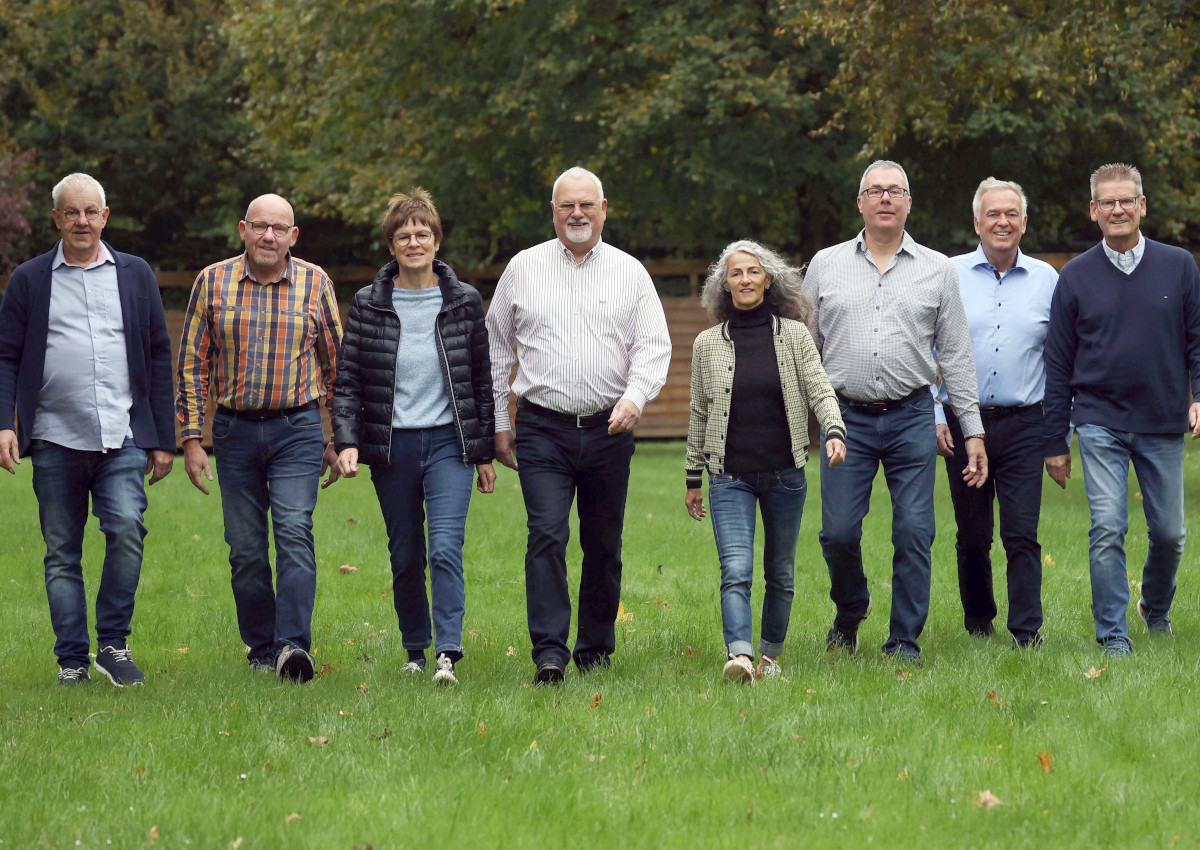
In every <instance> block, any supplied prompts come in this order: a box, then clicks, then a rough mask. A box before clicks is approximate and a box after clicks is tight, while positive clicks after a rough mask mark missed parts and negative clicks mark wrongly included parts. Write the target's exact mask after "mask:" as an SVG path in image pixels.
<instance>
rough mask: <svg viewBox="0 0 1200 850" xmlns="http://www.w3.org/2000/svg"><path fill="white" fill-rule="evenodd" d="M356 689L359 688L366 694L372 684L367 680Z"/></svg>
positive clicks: (358, 689) (361, 692)
mask: <svg viewBox="0 0 1200 850" xmlns="http://www.w3.org/2000/svg"><path fill="white" fill-rule="evenodd" d="M355 690H357V691H358V692H359V693H360V694H365V693H366V692H367V691H369V690H371V686H370V685H368V684H367V683H366V682H363V683H362V684H361V685H359V686H358V687H357V688H355Z"/></svg>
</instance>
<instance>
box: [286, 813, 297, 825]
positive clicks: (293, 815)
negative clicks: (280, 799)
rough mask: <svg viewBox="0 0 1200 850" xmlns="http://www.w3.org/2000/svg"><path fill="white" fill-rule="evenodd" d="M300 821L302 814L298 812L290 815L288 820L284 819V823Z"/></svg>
mask: <svg viewBox="0 0 1200 850" xmlns="http://www.w3.org/2000/svg"><path fill="white" fill-rule="evenodd" d="M298 820H300V814H299V813H298V812H292V813H291V814H290V815H288V816H287V817H286V818H284V819H283V822H284V823H293V822H295V821H298Z"/></svg>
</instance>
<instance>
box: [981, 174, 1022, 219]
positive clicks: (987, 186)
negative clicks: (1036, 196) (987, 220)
mask: <svg viewBox="0 0 1200 850" xmlns="http://www.w3.org/2000/svg"><path fill="white" fill-rule="evenodd" d="M996 189H1008V190H1009V191H1010V192H1016V193H1017V197H1018V198H1020V199H1021V218H1022V219H1024V218H1025V214H1026V213H1027V212H1028V209H1029V200H1028V199H1027V198H1026V197H1025V190H1024V189H1022V188H1021V184H1020V183H1014V182H1013V181H1012V180H997V179H996V178H995V177H987V178H985V179H984V180H981V181H980V183H979V188H978V189H976V190H975V199H974V200H973V201H971V212H972V213H974V214H975V218H976V220H978V219H979V214H980V213H981V212H983V196H984V195H986V194H987V193H988V192H992V191H995V190H996Z"/></svg>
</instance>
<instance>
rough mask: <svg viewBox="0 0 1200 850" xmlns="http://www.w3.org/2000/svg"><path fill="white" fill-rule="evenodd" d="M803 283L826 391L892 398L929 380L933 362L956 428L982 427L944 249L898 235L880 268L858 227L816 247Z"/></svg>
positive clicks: (954, 277) (963, 320)
mask: <svg viewBox="0 0 1200 850" xmlns="http://www.w3.org/2000/svg"><path fill="white" fill-rule="evenodd" d="M804 286H805V290H806V291H807V292H808V295H809V297H810V298H811V299H812V302H813V306H814V313H813V320H812V324H813V327H814V328H815V330H816V334H815V336H816V342H817V347H818V348H819V349H820V351H821V357H822V360H823V362H824V366H825V371H826V372H827V373H828V375H829V382H830V383H831V384H832V385H833V388H834V389H835V390H837V391H838V392H840V393H841V394H842V395H844V396H847V397H849V398H853V399H858V400H859V401H889V400H894V399H900V398H904V397H905V396H907V395H910V394H911V393H913V392H915V391H916V390H918V389H919V388H921V387H928V386H932V385H934V384H935V383H936V382H937V377H938V366H939V365H940V367H941V372H942V378H943V379H944V381H945V384H946V390H947V392H948V393H949V396H950V405H951V407H953V409H954V412H955V414H956V415H957V416H958V419H959V422H960V423H962V428H963V433H964V434H967V435H972V434H982V433H983V422H982V420H980V418H979V390H978V386H977V384H976V379H975V358H974V356H973V354H972V352H971V335H970V331H969V330H968V327H967V317H966V314H965V313H964V311H963V305H962V298H961V296H960V295H959V291H958V273H957V272H956V271H955V270H954V266H953V264H951V262H950V260H949V259H948V258H947V257H946V255H945V254H940V253H938V252H937V251H934V250H931V249H929V248H926V247H925V246H923V245H918V244H917V242H916V241H915V240H914V239H913V238H912V237H911V236H909V235H908V234H907V233H905V234H904V239H903V240H902V241H901V244H900V248H899V250H897V251H896V253H895V255H894V256H893V257H892V258H891V260H890V261H889V262H888V265H887V268H886V269H885V270H884V271H883V273H882V274H881V273H880V272H879V269H878V268H877V267H876V266H875V260H874V258H872V256H871V253H870V252H869V251H868V250H867V246H866V241H865V235H864V232H863V231H860V232H859V234H858V235H857V236H855V237H854V238H853V239H851V240H849V241H847V242H843V243H841V244H840V245H834V246H833V247H831V248H825V249H823V250H821V251H818V252H817V254H816V256H814V257H813V258H812V261H811V262H810V263H809V264H808V271H807V273H806V275H805V278H804ZM935 345H936V346H937V352H938V354H937V362H935V361H934V357H933V349H934V346H935Z"/></svg>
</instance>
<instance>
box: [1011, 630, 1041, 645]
mask: <svg viewBox="0 0 1200 850" xmlns="http://www.w3.org/2000/svg"><path fill="white" fill-rule="evenodd" d="M1045 642H1046V641H1045V639H1043V638H1042V636H1041V635H1040V634H1039V633H1037V632H1033V633H1032V634H1023V635H1013V649H1037V648H1038V647H1039V646H1041V645H1042V644H1043V643H1045Z"/></svg>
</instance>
